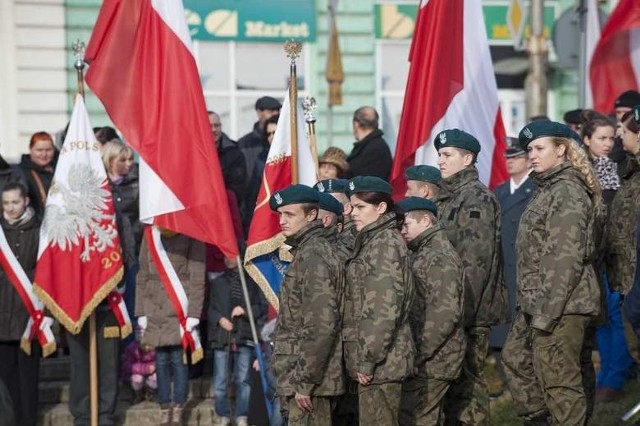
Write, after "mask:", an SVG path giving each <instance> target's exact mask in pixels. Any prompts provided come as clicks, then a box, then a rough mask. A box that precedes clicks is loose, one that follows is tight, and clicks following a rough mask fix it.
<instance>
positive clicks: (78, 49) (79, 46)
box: [72, 40, 98, 426]
mask: <svg viewBox="0 0 640 426" xmlns="http://www.w3.org/2000/svg"><path fill="white" fill-rule="evenodd" d="M72 48H73V51H74V52H75V56H76V60H75V62H74V63H73V66H74V68H75V69H76V74H77V76H78V93H79V94H80V96H82V97H83V98H84V51H85V44H84V42H81V41H80V40H77V41H75V42H74V43H73V45H72ZM89 386H90V388H89V389H90V391H89V393H90V397H91V426H98V342H97V339H96V311H95V310H94V311H93V312H92V313H91V316H90V317H89Z"/></svg>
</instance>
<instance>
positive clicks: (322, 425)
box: [285, 396, 335, 426]
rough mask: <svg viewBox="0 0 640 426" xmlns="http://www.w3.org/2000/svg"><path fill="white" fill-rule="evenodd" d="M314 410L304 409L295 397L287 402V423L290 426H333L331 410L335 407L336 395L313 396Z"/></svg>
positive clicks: (289, 398)
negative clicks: (299, 405)
mask: <svg viewBox="0 0 640 426" xmlns="http://www.w3.org/2000/svg"><path fill="white" fill-rule="evenodd" d="M311 405H312V406H313V412H311V413H309V412H308V411H302V410H301V409H300V407H298V404H297V403H296V399H295V398H294V397H291V396H290V397H288V398H287V402H286V405H285V407H286V411H287V418H288V421H287V425H290V426H331V412H332V411H333V408H334V407H335V397H332V396H312V397H311Z"/></svg>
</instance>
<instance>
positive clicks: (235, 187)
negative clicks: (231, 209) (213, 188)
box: [209, 111, 247, 207]
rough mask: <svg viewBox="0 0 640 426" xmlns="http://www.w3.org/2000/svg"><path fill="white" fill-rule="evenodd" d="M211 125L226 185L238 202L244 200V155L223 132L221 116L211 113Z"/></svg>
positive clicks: (235, 143)
mask: <svg viewBox="0 0 640 426" xmlns="http://www.w3.org/2000/svg"><path fill="white" fill-rule="evenodd" d="M209 124H211V131H212V132H213V139H214V140H215V142H216V148H217V149H218V159H219V160H220V168H221V169H222V178H223V179H224V185H225V186H226V187H227V189H229V190H231V191H233V192H234V193H235V194H236V198H237V199H238V201H240V200H243V199H244V192H245V191H244V190H245V188H246V183H247V165H246V162H245V158H244V154H242V151H240V148H239V147H238V143H237V142H236V141H234V140H232V139H231V138H229V136H227V135H226V133H224V132H223V131H222V123H221V122H220V115H218V114H217V113H215V112H213V111H209ZM238 207H240V206H238Z"/></svg>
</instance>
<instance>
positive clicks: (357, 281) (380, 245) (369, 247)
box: [342, 213, 414, 425]
mask: <svg viewBox="0 0 640 426" xmlns="http://www.w3.org/2000/svg"><path fill="white" fill-rule="evenodd" d="M396 226H397V221H396V217H395V214H394V213H386V214H384V215H383V216H381V217H380V218H379V219H378V220H377V221H375V222H373V223H371V224H369V225H367V226H365V227H364V228H363V229H362V230H361V231H360V232H359V233H358V237H357V239H356V243H355V249H354V252H353V257H352V258H351V259H350V260H349V262H348V263H347V269H346V276H347V286H346V289H345V305H344V323H343V330H342V336H343V344H344V361H345V367H346V370H347V373H348V374H349V376H350V377H351V378H353V379H357V373H362V374H366V375H369V376H373V378H372V380H371V383H370V384H369V385H367V386H362V385H359V386H358V393H359V407H360V410H359V417H360V424H362V425H372V424H381V425H382V424H383V425H395V424H397V422H398V408H399V405H400V394H401V383H402V380H403V379H404V378H405V377H407V376H408V375H409V374H410V373H411V371H412V369H413V357H414V344H413V339H412V336H411V330H410V328H409V322H408V314H409V307H410V302H411V299H412V297H413V278H412V276H411V271H410V267H409V263H408V262H409V258H408V256H407V247H406V245H405V243H404V241H403V240H402V237H401V236H400V233H399V232H398V230H397V229H396Z"/></svg>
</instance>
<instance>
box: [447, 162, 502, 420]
mask: <svg viewBox="0 0 640 426" xmlns="http://www.w3.org/2000/svg"><path fill="white" fill-rule="evenodd" d="M436 204H437V205H438V221H439V222H440V223H441V224H442V225H443V226H444V228H445V230H446V234H447V237H448V239H449V241H450V242H451V244H452V245H453V246H454V247H455V249H456V251H457V252H458V255H459V256H460V259H461V260H462V263H463V265H464V282H465V294H464V318H465V329H466V335H467V349H466V359H465V363H464V366H463V371H462V375H461V376H460V378H459V379H458V380H457V381H456V382H454V383H453V384H452V387H451V389H450V391H449V394H448V395H447V400H446V402H445V417H446V418H447V423H449V422H450V421H451V422H454V424H455V421H459V422H461V423H462V424H473V425H481V424H488V422H489V395H488V391H487V388H486V384H485V382H484V373H483V369H484V361H485V358H486V355H487V351H488V345H489V341H488V339H489V327H490V326H491V325H493V324H496V323H498V322H504V321H505V320H506V318H507V304H506V298H505V297H506V295H505V288H504V282H503V279H502V253H501V247H500V207H499V205H498V202H497V200H496V198H495V196H494V195H493V194H492V193H491V192H489V190H488V189H487V188H486V187H485V186H484V185H483V184H482V183H481V182H480V181H479V180H478V170H477V169H476V168H475V167H474V166H470V167H467V168H465V169H463V170H461V171H460V172H458V173H456V174H454V175H453V176H449V177H448V178H447V179H442V180H441V181H440V192H439V193H438V197H437V198H436Z"/></svg>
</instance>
